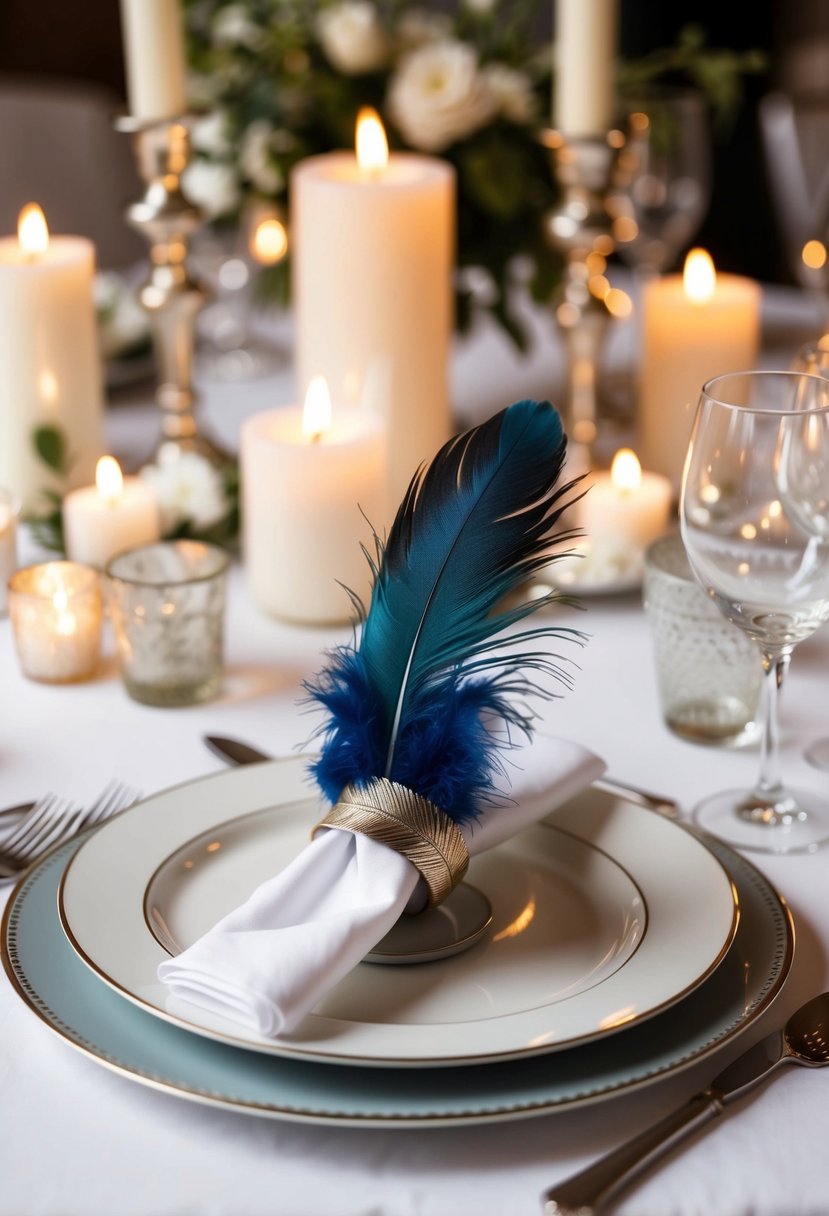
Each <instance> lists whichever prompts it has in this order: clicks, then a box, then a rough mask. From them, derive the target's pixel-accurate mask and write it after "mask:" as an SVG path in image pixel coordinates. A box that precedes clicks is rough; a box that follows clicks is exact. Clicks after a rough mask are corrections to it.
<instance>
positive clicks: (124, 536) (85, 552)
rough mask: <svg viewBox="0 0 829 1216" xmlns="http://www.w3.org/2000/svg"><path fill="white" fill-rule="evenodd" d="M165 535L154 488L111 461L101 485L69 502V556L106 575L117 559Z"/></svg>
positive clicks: (102, 465) (98, 479) (98, 475)
mask: <svg viewBox="0 0 829 1216" xmlns="http://www.w3.org/2000/svg"><path fill="white" fill-rule="evenodd" d="M160 535H161V515H160V512H159V508H158V502H157V500H156V496H155V494H154V493H153V491H152V489H151V488H150V486H149V485H147V483H146V482H143V481H141V479H140V478H138V477H126V478H122V476H121V470H120V468H119V467H118V464H117V462H116V461H114V460H113V459H112V457H111V456H104V457H102V459H101V460H99V461H98V467H97V469H96V471H95V485H93V486H83V487H81V489H78V490H73V491H72V492H71V493H70V494H67V496H66V498H65V499H64V500H63V536H64V543H65V546H66V554H67V556H68V557H69V558H70V560H71V561H73V562H83V563H85V564H86V565H88V566H95V567H97V568H98V569H99V570H102V569H103V568H104V566H106V564H107V562H108V561H109V559H110V558H111V557H114V556H115V554H116V553H123V552H124V551H125V550H126V549H135V548H137V547H138V546H139V545H151V544H153V542H154V541H157V540H158V538H159V536H160Z"/></svg>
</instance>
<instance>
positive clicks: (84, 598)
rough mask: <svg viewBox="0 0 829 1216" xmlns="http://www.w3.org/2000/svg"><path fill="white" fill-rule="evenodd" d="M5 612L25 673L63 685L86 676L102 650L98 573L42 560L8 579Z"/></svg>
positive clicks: (101, 614)
mask: <svg viewBox="0 0 829 1216" xmlns="http://www.w3.org/2000/svg"><path fill="white" fill-rule="evenodd" d="M9 615H10V617H11V623H12V631H13V633H14V641H15V646H16V648H17V655H18V658H19V660H20V666H21V667H22V669H23V673H24V674H25V675H27V676H28V677H29V678H30V679H32V680H41V681H44V682H45V683H51V684H67V683H71V682H73V681H77V680H85V679H87V678H88V677H89V676H90V675H91V674H92V673H93V671H94V670H95V668H96V666H97V663H98V658H99V655H100V652H101V620H102V617H103V598H102V595H101V587H100V581H99V578H98V575H97V573H96V571H94V570H93V569H91V568H90V567H89V566H80V565H77V564H76V563H75V562H43V563H41V564H40V565H37V566H26V567H25V568H24V569H22V570H18V571H16V573H15V574H13V575H12V577H11V578H10V579H9Z"/></svg>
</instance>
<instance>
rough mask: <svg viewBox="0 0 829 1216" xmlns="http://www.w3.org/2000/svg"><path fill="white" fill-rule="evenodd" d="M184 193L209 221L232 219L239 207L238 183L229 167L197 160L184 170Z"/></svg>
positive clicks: (182, 184) (182, 183) (182, 182)
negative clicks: (226, 217) (219, 218)
mask: <svg viewBox="0 0 829 1216" xmlns="http://www.w3.org/2000/svg"><path fill="white" fill-rule="evenodd" d="M181 186H182V189H183V191H184V193H185V195H186V196H187V198H189V199H190V201H191V203H195V204H196V206H197V207H201V209H202V211H203V212H204V214H205V215H206V216H207V218H208V219H211V220H212V219H217V218H218V217H219V216H220V215H230V214H231V213H232V212H233V211H235V210H236V208H237V207H238V206H239V200H240V195H239V182H238V180H237V178H236V173H235V171H234V170H233V168H232V166H230V165H223V164H214V163H211V162H210V161H207V160H194V161H191V163H190V164H189V165H188V166H187V168H186V169H185V170H184V174H183V176H182V179H181Z"/></svg>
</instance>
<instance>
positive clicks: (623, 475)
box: [610, 448, 642, 494]
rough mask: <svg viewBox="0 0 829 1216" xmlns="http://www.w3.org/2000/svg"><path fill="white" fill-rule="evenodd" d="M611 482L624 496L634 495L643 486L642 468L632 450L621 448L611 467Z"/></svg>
mask: <svg viewBox="0 0 829 1216" xmlns="http://www.w3.org/2000/svg"><path fill="white" fill-rule="evenodd" d="M610 480H611V481H612V482H613V486H614V488H615V489H617V490H619V491H620V493H622V494H632V493H633V492H634V490H638V489H639V487H640V486H641V484H642V466H641V464H640V463H639V460H638V457H637V455H636V453H635V452H632V451H631V449H630V448H619V451H618V452H617V453H616V455H615V456H614V457H613V464H612V465H611V466H610Z"/></svg>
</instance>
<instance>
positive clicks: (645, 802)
mask: <svg viewBox="0 0 829 1216" xmlns="http://www.w3.org/2000/svg"><path fill="white" fill-rule="evenodd" d="M204 741H205V743H206V744H207V746H208V747H209V748H210V750H211V751H212V752H215V753H216V755H217V756H221V758H222V760H225V761H227V762H228V763H229V764H261V763H262V761H263V760H272V759H273V756H268V755H266V754H265V752H260V751H259V750H258V749H257V748H255V747H251V746H250V744H249V743H242V742H241V741H240V740H239V739H228V738H226V737H225V736H224V735H205V736H204ZM593 786H594V788H595V789H597V790H604V792H605V793H608V794H614V795H615V796H616V797H617V798H626V799H627V800H628V801H629V802H636V803H638V804H639V805H640V806H644V807H647V808H648V809H649V810H652V811H658V812H659V813H660V815H665V816H666V818H668V819H677V818H678V816H679V806H678V804H677V803H676V802H675V801H674V800H673V798H668V797H667V796H660V795H659V794H651V793H648V792H647V791H646V790H640V789H637V787H636V786H633V785H626V784H625V783H624V782H622V781H616V780H614V778H612V777H600V778H599V780H598V781H594V782H593Z"/></svg>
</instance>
